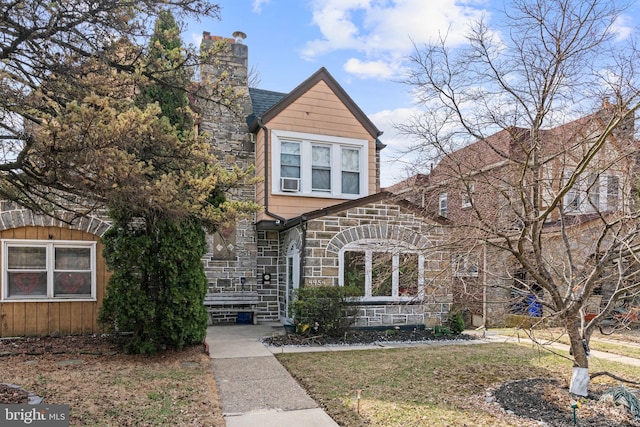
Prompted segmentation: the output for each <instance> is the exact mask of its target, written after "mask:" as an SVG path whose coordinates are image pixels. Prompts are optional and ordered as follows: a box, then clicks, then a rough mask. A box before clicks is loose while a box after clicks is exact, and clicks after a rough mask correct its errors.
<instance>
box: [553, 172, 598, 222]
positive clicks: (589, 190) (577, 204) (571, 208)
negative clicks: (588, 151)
mask: <svg viewBox="0 0 640 427" xmlns="http://www.w3.org/2000/svg"><path fill="white" fill-rule="evenodd" d="M573 173H574V171H573V170H569V171H567V173H565V178H564V182H565V183H566V182H567V181H568V180H569V178H570V177H571V175H572V174H573ZM606 182H607V181H606V180H603V179H600V174H598V173H597V172H595V171H584V172H583V173H582V174H581V175H580V176H579V177H578V179H576V182H575V183H574V184H573V187H571V188H570V189H569V191H567V193H566V194H565V196H564V200H563V204H564V212H565V213H567V214H588V213H594V212H599V211H601V210H602V208H603V204H604V203H603V197H602V193H603V192H604V193H605V196H606V189H604V191H603V186H604V185H606ZM603 183H604V184H603Z"/></svg>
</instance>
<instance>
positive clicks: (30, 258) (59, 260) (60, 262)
mask: <svg viewBox="0 0 640 427" xmlns="http://www.w3.org/2000/svg"><path fill="white" fill-rule="evenodd" d="M2 254H3V257H2V266H3V267H2V269H3V271H2V273H3V274H2V299H3V300H26V301H33V300H70V299H72V300H77V299H80V300H95V298H96V295H95V292H96V291H95V289H96V286H95V283H96V277H95V271H96V263H95V259H96V246H95V242H86V243H85V242H77V241H55V240H54V241H25V240H3V242H2Z"/></svg>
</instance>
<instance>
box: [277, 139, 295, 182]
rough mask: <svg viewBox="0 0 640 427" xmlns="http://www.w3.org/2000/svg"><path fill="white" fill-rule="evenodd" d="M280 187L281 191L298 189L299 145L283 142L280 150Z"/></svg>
mask: <svg viewBox="0 0 640 427" xmlns="http://www.w3.org/2000/svg"><path fill="white" fill-rule="evenodd" d="M280 185H281V189H282V191H299V189H300V143H299V142H293V141H283V142H282V145H281V148H280Z"/></svg>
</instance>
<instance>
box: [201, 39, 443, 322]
mask: <svg viewBox="0 0 640 427" xmlns="http://www.w3.org/2000/svg"><path fill="white" fill-rule="evenodd" d="M238 35H241V34H240V33H238ZM220 42H224V43H227V47H228V50H227V54H226V56H225V57H223V58H221V59H220V60H219V61H216V63H215V64H210V65H208V66H206V67H203V69H202V70H201V74H202V75H203V80H210V79H216V78H218V77H219V76H220V75H222V73H224V75H225V76H227V78H229V77H230V78H231V79H233V86H234V87H235V88H236V89H237V90H238V91H239V92H243V93H244V98H242V99H241V100H240V102H239V104H241V105H242V106H243V107H244V108H243V112H242V113H240V114H234V113H233V112H232V111H230V110H228V109H225V108H223V107H219V106H215V105H213V106H208V105H203V106H201V107H200V111H201V112H202V116H203V117H202V121H201V123H200V129H201V131H203V132H207V133H208V134H209V135H211V136H212V138H213V142H214V145H215V149H216V150H217V152H218V157H219V159H220V160H221V161H222V162H223V163H224V164H228V165H232V164H239V165H242V166H245V167H246V166H254V167H255V173H256V176H257V177H259V178H260V179H261V182H258V183H257V184H251V185H246V186H245V187H243V188H240V189H237V190H236V191H239V193H237V194H239V195H240V196H241V197H243V198H244V199H245V200H255V201H256V202H257V203H258V204H259V205H260V206H262V207H263V208H262V209H261V210H260V211H259V212H258V213H257V214H256V215H255V218H247V219H244V220H241V221H240V222H238V224H236V227H235V229H227V230H224V231H222V232H218V233H217V234H216V235H214V236H210V241H209V244H210V253H209V254H207V257H206V259H205V265H206V272H207V276H208V278H209V284H210V287H209V294H210V295H209V297H211V298H216V300H217V301H223V299H224V298H225V295H228V296H229V300H231V299H233V298H234V297H237V295H238V293H241V294H242V293H244V294H249V295H252V297H253V298H255V299H257V301H258V303H257V306H256V307H255V316H256V317H257V319H258V320H260V321H276V320H283V319H285V318H287V317H288V316H289V305H290V303H291V299H292V297H293V295H294V291H295V290H296V289H297V288H299V287H302V286H344V285H345V284H349V285H356V286H359V287H360V292H361V294H360V295H361V296H360V297H359V298H358V302H357V304H358V305H359V309H360V326H381V325H423V324H425V323H427V324H439V323H441V322H442V321H443V320H444V319H446V316H447V314H448V311H449V309H450V305H451V294H450V291H449V289H448V286H447V283H448V282H447V280H446V278H445V277H444V275H443V272H445V273H446V272H447V271H448V268H447V267H446V266H445V264H446V263H447V262H448V256H444V255H443V254H444V253H443V252H442V250H441V249H440V248H439V246H440V242H441V241H442V236H443V234H444V232H445V230H444V228H443V227H442V224H441V222H439V221H437V220H432V219H428V218H425V216H424V215H423V214H422V212H420V210H419V209H417V207H416V206H414V205H413V204H412V203H409V202H407V201H400V202H398V201H396V200H395V199H394V197H393V196H392V194H390V193H386V192H381V191H380V150H382V149H383V148H384V145H383V144H382V142H381V141H380V140H379V136H380V135H381V134H382V132H381V131H379V130H378V129H377V128H376V126H375V125H374V124H373V123H372V122H371V121H370V120H369V119H368V117H367V116H366V115H365V114H364V113H363V112H362V110H361V109H360V108H359V107H358V106H357V105H356V104H355V103H354V102H353V100H352V99H351V98H350V97H349V95H348V94H347V93H346V92H345V91H344V89H343V88H342V87H341V86H340V85H339V84H338V82H337V81H336V80H335V79H334V78H333V77H332V76H331V74H330V73H329V72H328V71H327V70H326V69H325V68H320V69H319V70H318V71H317V72H315V73H314V74H313V75H311V76H309V78H307V79H306V80H305V81H303V82H302V83H300V84H299V85H298V86H297V87H295V88H294V89H293V90H292V91H291V92H288V93H278V92H272V91H268V90H263V89H258V88H249V87H247V80H248V79H247V61H248V47H247V46H246V45H245V44H243V42H242V37H240V38H236V39H223V38H220V37H215V36H211V35H210V34H209V33H204V38H203V45H202V47H201V49H203V50H205V49H207V46H208V45H210V44H212V43H220ZM381 266H385V271H384V272H383V271H380V267H381ZM227 307H228V310H227V311H226V313H225V312H217V314H216V315H215V316H213V315H212V316H211V321H212V322H218V321H234V320H235V319H236V317H235V316H236V313H237V312H238V311H242V310H243V308H242V307H234V306H232V305H227Z"/></svg>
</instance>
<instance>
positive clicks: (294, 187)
mask: <svg viewBox="0 0 640 427" xmlns="http://www.w3.org/2000/svg"><path fill="white" fill-rule="evenodd" d="M280 190H281V191H287V192H290V193H297V192H298V191H300V178H280Z"/></svg>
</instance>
